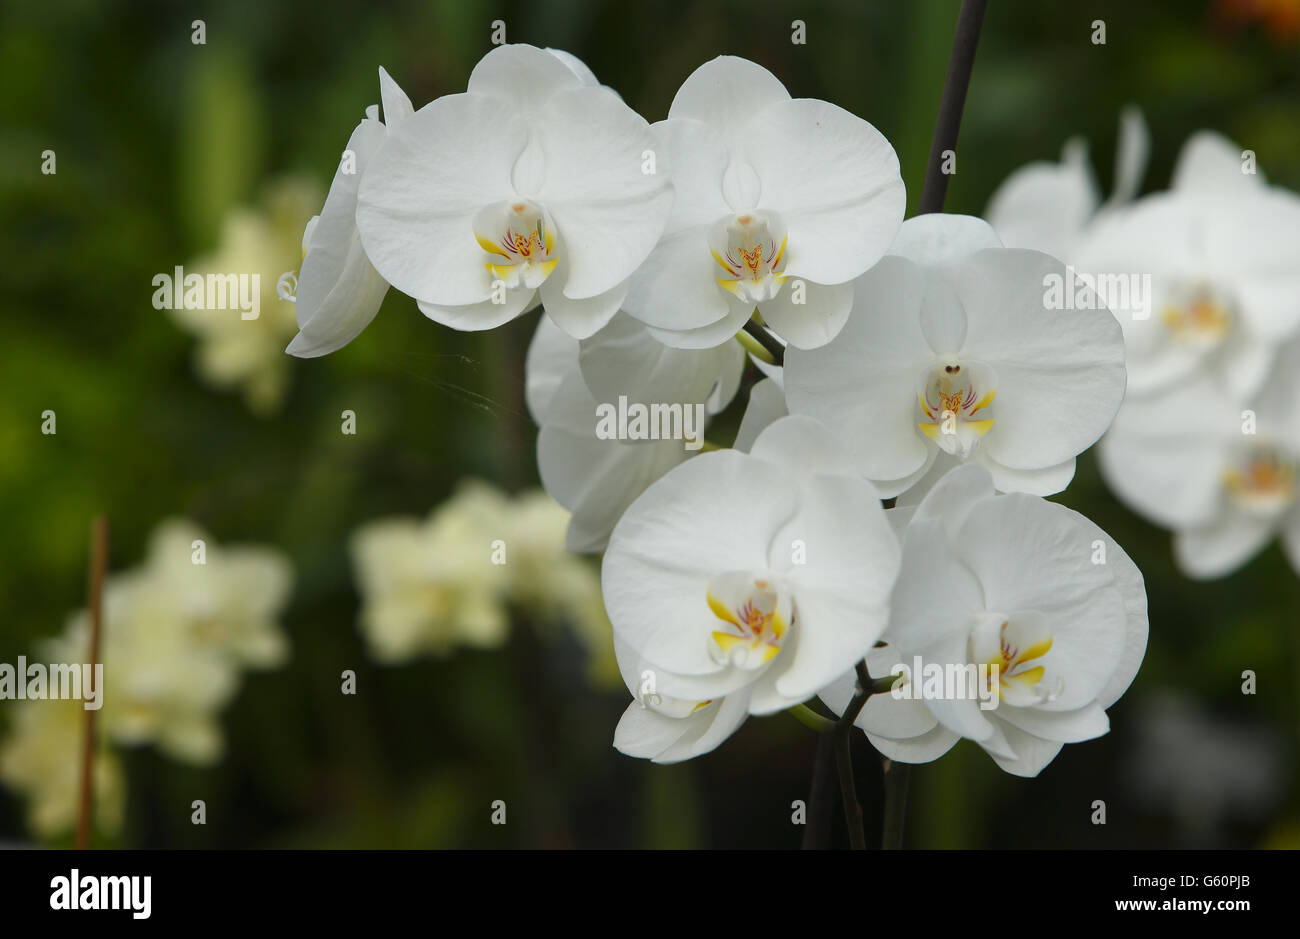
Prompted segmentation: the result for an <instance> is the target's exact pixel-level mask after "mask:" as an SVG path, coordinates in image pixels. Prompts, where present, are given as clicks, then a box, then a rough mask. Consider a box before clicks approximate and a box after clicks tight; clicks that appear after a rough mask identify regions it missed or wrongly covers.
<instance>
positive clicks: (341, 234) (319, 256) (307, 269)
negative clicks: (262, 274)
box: [285, 68, 412, 358]
mask: <svg viewBox="0 0 1300 939" xmlns="http://www.w3.org/2000/svg"><path fill="white" fill-rule="evenodd" d="M379 93H380V96H381V97H382V99H383V102H384V120H385V121H386V122H387V123H386V124H384V123H380V121H379V110H378V108H377V107H376V106H375V105H371V106H370V107H369V108H367V109H366V116H365V118H364V119H363V120H362V121H361V123H360V124H358V125H357V128H356V130H354V131H353V132H352V136H351V137H350V138H348V145H347V149H346V150H345V151H344V157H343V159H342V160H340V162H339V168H338V170H337V172H335V174H334V182H333V183H331V184H330V191H329V195H328V196H327V197H326V198H325V207H324V208H323V209H321V213H320V215H315V216H312V219H311V221H310V222H308V223H307V227H306V229H305V230H304V231H303V235H302V254H303V259H302V270H301V271H300V272H299V275H298V287H297V291H296V295H295V298H294V314H295V316H296V317H297V321H298V327H299V331H298V335H297V336H295V337H294V338H293V341H292V342H291V343H289V347H288V348H287V349H286V350H285V351H286V352H288V353H289V354H290V355H296V356H300V357H302V358H311V357H313V356H318V355H325V354H326V353H329V352H333V351H335V350H336V349H341V348H342V347H343V346H345V345H347V344H348V343H349V342H351V341H352V340H353V339H355V338H356V337H357V335H358V334H359V333H360V332H361V331H362V330H363V329H365V328H366V327H367V326H369V325H370V321H371V320H373V319H374V318H375V314H376V313H378V312H379V306H380V304H382V303H383V302H384V295H385V294H387V293H388V282H387V281H385V280H384V279H383V278H382V277H380V276H379V274H378V272H376V271H375V268H374V265H372V264H371V263H370V260H369V259H368V258H367V257H366V253H365V251H364V250H363V249H362V247H361V236H360V235H359V234H358V233H357V188H358V187H359V186H360V185H361V179H362V176H363V175H364V174H365V171H366V167H367V166H368V165H369V163H370V159H371V157H373V156H374V154H375V151H376V150H378V149H379V145H380V144H381V143H383V141H384V137H385V136H386V135H387V134H388V133H389V132H390V131H392V130H395V129H396V128H397V127H399V126H400V125H401V123H402V121H404V120H406V118H408V117H409V116H410V115H411V113H412V108H411V99H410V98H408V97H407V96H406V94H405V93H404V92H403V91H402V89H401V88H399V87H398V86H397V83H396V82H395V81H393V79H392V78H390V77H389V75H388V73H387V72H386V71H384V70H383V69H382V68H381V69H380V70H379Z"/></svg>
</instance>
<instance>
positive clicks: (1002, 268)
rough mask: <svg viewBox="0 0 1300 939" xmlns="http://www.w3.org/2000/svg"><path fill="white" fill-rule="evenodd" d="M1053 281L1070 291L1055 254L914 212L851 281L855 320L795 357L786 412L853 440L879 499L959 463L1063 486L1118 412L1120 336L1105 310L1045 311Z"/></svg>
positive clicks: (1005, 486) (1018, 484)
mask: <svg viewBox="0 0 1300 939" xmlns="http://www.w3.org/2000/svg"><path fill="white" fill-rule="evenodd" d="M1053 278H1056V279H1057V282H1060V283H1065V284H1066V285H1067V286H1066V289H1067V290H1070V289H1072V288H1071V287H1070V286H1069V277H1068V272H1067V271H1066V269H1065V267H1064V266H1063V265H1062V264H1061V262H1060V261H1057V260H1056V259H1055V258H1052V257H1050V256H1049V255H1046V254H1043V253H1041V252H1038V251H1027V250H1023V249H1013V248H1003V247H1002V246H1001V244H1000V242H999V241H998V238H997V235H995V234H994V232H993V229H992V228H990V227H989V225H988V224H987V223H985V222H983V221H981V220H980V219H977V218H973V217H971V216H964V215H937V214H936V215H922V216H918V217H916V218H913V219H909V220H908V221H906V222H904V223H903V226H902V228H901V229H900V230H899V234H898V238H897V240H896V241H895V242H894V244H893V246H892V247H891V248H890V253H889V254H888V255H887V256H886V257H885V258H883V259H882V260H881V262H880V263H879V264H877V265H876V266H875V267H874V268H872V269H871V270H870V271H868V272H867V273H866V274H864V275H863V276H862V277H861V278H859V279H858V281H857V282H856V285H855V291H856V299H855V300H854V305H855V310H857V312H858V313H860V314H861V315H857V313H855V315H854V316H853V317H852V319H851V320H850V321H849V323H848V325H847V326H846V327H845V329H844V331H843V332H842V333H840V335H839V336H838V337H837V338H836V339H835V341H834V342H831V343H829V344H828V345H826V346H823V347H822V348H820V349H814V350H811V351H802V350H799V349H791V350H790V351H789V352H788V353H787V355H786V360H785V379H784V382H785V395H786V400H787V402H788V405H789V409H790V412H791V413H792V414H807V415H810V416H812V417H815V418H817V419H818V420H819V421H821V423H823V424H824V425H826V427H828V428H829V429H830V430H831V431H832V432H833V433H835V435H836V436H838V437H839V438H840V439H841V440H844V441H846V442H847V444H848V446H849V447H850V448H851V450H852V452H853V455H854V458H855V460H856V461H857V465H858V468H859V470H860V471H861V472H862V474H863V475H864V476H866V477H867V478H868V479H871V480H873V481H875V482H876V484H877V486H878V487H879V488H880V491H881V493H882V495H884V496H886V497H890V496H896V495H898V494H900V493H903V492H906V491H907V490H908V489H909V488H911V487H912V486H914V485H916V484H917V483H918V482H922V481H924V482H925V483H930V482H932V481H933V479H934V478H935V477H936V475H937V474H939V473H940V471H941V470H945V469H947V468H950V467H951V465H953V464H954V463H956V462H958V461H964V460H974V461H976V462H979V463H982V464H983V465H985V466H986V467H988V469H989V471H990V472H991V473H992V474H993V480H994V483H995V484H996V485H997V487H998V489H1000V490H1002V491H1004V492H1009V491H1017V492H1028V493H1032V494H1034V495H1050V494H1051V493H1055V492H1060V491H1061V490H1062V489H1064V488H1065V487H1066V485H1068V483H1069V482H1070V479H1071V478H1072V477H1073V476H1074V461H1075V457H1076V456H1077V455H1078V454H1079V453H1081V452H1082V451H1083V450H1085V449H1087V447H1089V446H1090V445H1091V444H1092V443H1093V442H1094V441H1096V440H1097V438H1098V437H1100V436H1101V435H1102V433H1103V432H1104V431H1105V430H1106V427H1107V426H1108V425H1109V424H1110V422H1111V419H1112V418H1113V417H1114V416H1115V412H1116V410H1117V409H1118V408H1119V404H1120V400H1121V398H1122V397H1123V394H1124V344H1123V339H1122V335H1121V332H1120V328H1119V326H1118V324H1116V322H1115V320H1114V318H1113V317H1112V316H1111V315H1110V313H1108V312H1107V311H1106V310H1105V309H1049V308H1048V303H1047V300H1048V293H1049V288H1048V287H1046V286H1045V285H1047V284H1049V283H1051V282H1053V280H1052V279H1053ZM936 461H938V462H936ZM932 469H933V471H934V472H933V473H932V474H931V475H930V477H929V478H924V477H926V474H927V471H928V470H932Z"/></svg>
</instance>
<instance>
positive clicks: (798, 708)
mask: <svg viewBox="0 0 1300 939" xmlns="http://www.w3.org/2000/svg"><path fill="white" fill-rule="evenodd" d="M786 710H787V711H789V712H790V715H791V716H792V717H794V718H795V720H797V721H798V722H799V723H801V724H803V725H804V726H805V727H811V728H812V729H813V730H815V731H817V733H819V734H833V733H835V722H834V721H833V720H831V719H830V718H829V717H822V716H821V715H820V714H818V713H817V712H816V711H814V710H813V709H812V708H810V707H808V705H806V704H796V705H795V706H794V707H792V708H787V709H786Z"/></svg>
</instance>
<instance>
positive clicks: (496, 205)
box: [357, 45, 672, 338]
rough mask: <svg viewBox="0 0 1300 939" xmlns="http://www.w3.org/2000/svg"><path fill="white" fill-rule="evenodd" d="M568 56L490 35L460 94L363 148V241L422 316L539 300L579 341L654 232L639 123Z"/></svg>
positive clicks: (665, 202) (491, 311) (656, 217)
mask: <svg viewBox="0 0 1300 939" xmlns="http://www.w3.org/2000/svg"><path fill="white" fill-rule="evenodd" d="M571 59H572V57H571V56H569V57H564V58H562V57H561V56H559V55H556V54H554V53H552V52H548V51H546V50H543V49H537V48H535V47H533V46H527V45H507V46H499V47H497V48H495V49H493V50H492V51H491V52H489V53H488V54H487V55H485V56H484V57H483V59H482V60H481V61H480V62H479V63H478V65H477V66H475V68H474V71H473V73H472V74H471V75H470V79H469V86H468V90H467V91H466V92H465V93H464V94H455V95H447V96H445V97H442V98H439V99H437V100H436V101H433V102H430V103H429V104H427V105H425V106H424V107H423V108H421V109H420V110H419V111H417V112H416V113H415V114H414V115H412V116H411V117H410V118H409V119H408V120H406V121H403V122H402V126H401V127H400V128H398V129H396V130H394V131H393V132H391V133H390V134H389V135H388V138H387V139H386V140H385V141H384V143H383V145H382V146H381V147H380V149H379V151H378V153H376V154H375V156H374V159H373V161H372V164H371V166H370V168H369V169H368V171H367V173H366V175H365V178H364V179H362V181H361V188H360V193H359V196H358V206H357V225H358V227H359V228H360V231H361V239H362V242H363V244H364V246H365V250H366V253H367V255H369V257H370V260H371V261H372V262H373V263H374V265H375V268H376V270H378V271H379V273H380V275H381V276H383V277H384V278H385V279H387V280H388V281H389V282H390V283H391V284H393V285H394V286H395V287H397V288H398V289H399V290H401V291H402V292H404V293H407V294H410V295H411V296H413V297H415V298H416V300H417V301H419V305H420V309H421V310H422V311H423V312H424V313H425V315H426V316H428V317H430V318H431V319H433V320H436V321H437V322H439V323H442V324H444V325H447V326H451V327H453V328H455V329H466V330H477V329H490V328H492V327H495V326H499V325H501V324H502V323H505V322H508V321H509V320H511V319H514V318H515V317H516V316H518V315H519V314H521V313H523V312H524V311H526V310H528V309H530V308H532V307H533V306H535V305H536V302H537V301H538V299H539V298H540V300H541V302H542V303H544V304H545V307H546V312H547V313H548V314H549V315H550V316H551V317H552V318H553V319H554V320H555V321H556V323H557V324H559V325H560V327H561V328H562V329H564V331H565V332H567V333H568V334H569V335H571V336H574V337H576V338H586V337H588V336H590V335H591V334H592V333H594V332H596V331H597V330H598V329H600V328H601V327H602V326H604V325H605V324H606V323H607V322H609V320H610V318H611V317H613V315H614V313H615V312H616V311H617V310H618V308H619V304H620V303H621V302H622V300H623V297H624V295H625V293H626V291H627V282H628V279H629V278H630V277H631V276H632V273H633V271H635V270H636V269H637V267H639V266H640V264H641V262H642V261H644V260H645V258H646V256H647V255H648V254H649V253H650V251H651V249H652V248H653V247H654V245H655V243H656V242H657V241H658V239H659V235H660V233H661V232H662V231H663V227H664V223H665V221H666V220H667V217H668V212H669V209H670V208H671V204H672V189H671V186H670V184H669V182H668V178H667V175H666V174H664V173H658V172H652V170H653V169H655V168H654V167H652V166H649V165H648V163H647V161H648V159H649V155H650V154H651V153H652V151H653V149H654V146H655V144H654V139H653V137H652V135H651V133H650V128H649V125H648V124H646V122H645V121H644V120H643V119H642V118H641V117H640V116H639V115H637V114H636V113H635V112H633V111H632V110H631V109H630V108H628V107H627V105H625V104H624V103H623V101H622V100H621V99H620V98H619V97H618V95H616V94H615V93H614V92H613V91H611V90H610V89H608V88H605V87H601V86H593V85H590V84H588V83H587V81H588V79H587V78H586V77H584V76H583V75H582V74H581V73H580V72H579V71H577V70H575V69H574V68H573V67H572V66H571V64H570V60H571ZM583 69H584V71H585V66H584V67H583ZM588 74H589V73H588Z"/></svg>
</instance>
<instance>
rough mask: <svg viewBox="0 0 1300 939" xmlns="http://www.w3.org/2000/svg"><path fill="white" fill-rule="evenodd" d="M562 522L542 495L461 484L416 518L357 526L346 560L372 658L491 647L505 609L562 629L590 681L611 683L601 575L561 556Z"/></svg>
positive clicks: (503, 625)
mask: <svg viewBox="0 0 1300 939" xmlns="http://www.w3.org/2000/svg"><path fill="white" fill-rule="evenodd" d="M568 522H569V513H568V512H567V511H566V510H565V509H564V508H563V507H561V506H560V505H559V504H557V503H556V502H555V501H554V500H553V499H551V497H550V496H548V495H546V494H545V493H544V492H542V491H541V490H532V491H528V492H524V493H521V494H519V495H517V496H514V497H510V496H507V495H506V494H505V493H503V492H501V491H500V490H499V489H496V488H495V487H494V486H492V485H490V484H488V483H486V482H483V481H481V480H468V481H466V482H464V483H462V484H461V486H459V487H458V488H457V490H456V492H455V493H454V494H453V496H452V497H451V499H449V500H448V501H447V502H445V503H444V504H442V505H441V506H439V507H438V508H436V509H435V510H434V511H433V513H432V514H431V515H430V516H429V517H428V518H427V519H425V520H423V521H422V520H419V519H414V518H392V519H382V520H379V521H375V522H371V523H369V524H367V525H365V526H363V527H362V528H360V529H358V531H357V532H356V533H355V534H354V535H353V538H352V556H353V562H354V566H355V568H356V575H357V581H358V585H359V589H360V592H361V597H362V605H361V615H360V625H361V630H362V633H363V634H364V635H365V637H366V641H367V643H368V644H369V647H370V651H371V654H372V655H373V656H374V657H375V659H376V660H377V661H380V662H384V663H388V664H395V663H400V662H406V661H409V660H411V659H413V658H415V657H416V656H418V655H421V654H433V655H437V656H446V655H449V654H450V653H451V652H452V651H454V649H455V648H456V647H457V646H461V645H466V646H473V647H479V648H490V647H495V646H499V645H501V644H502V643H503V642H504V641H505V639H506V636H507V634H508V632H509V628H510V610H511V609H512V608H513V609H516V610H518V611H520V612H521V613H522V614H523V615H525V616H527V617H528V618H529V620H530V621H531V622H532V623H533V624H534V625H536V626H540V627H549V626H553V625H560V624H565V625H568V626H569V627H570V628H571V629H573V631H574V633H575V635H576V636H577V637H578V639H579V640H580V641H581V642H582V643H583V644H584V645H585V646H586V647H587V648H588V650H589V653H590V655H591V672H592V674H593V677H595V678H597V679H599V680H600V681H601V682H602V683H603V682H605V681H606V680H608V681H611V682H617V681H618V671H617V667H616V665H615V663H614V654H613V640H612V633H611V631H610V626H609V620H608V619H607V618H606V616H605V608H604V603H603V601H602V599H601V594H600V578H599V576H598V574H597V572H596V571H595V569H593V568H592V567H591V566H590V565H589V563H588V562H587V561H585V560H584V559H582V558H580V557H578V556H577V555H574V554H571V553H569V552H568V551H566V550H565V547H564V535H565V529H566V527H567V525H568Z"/></svg>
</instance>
